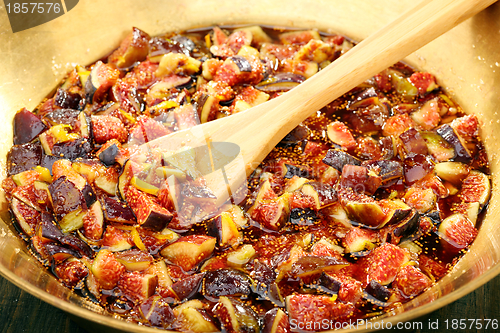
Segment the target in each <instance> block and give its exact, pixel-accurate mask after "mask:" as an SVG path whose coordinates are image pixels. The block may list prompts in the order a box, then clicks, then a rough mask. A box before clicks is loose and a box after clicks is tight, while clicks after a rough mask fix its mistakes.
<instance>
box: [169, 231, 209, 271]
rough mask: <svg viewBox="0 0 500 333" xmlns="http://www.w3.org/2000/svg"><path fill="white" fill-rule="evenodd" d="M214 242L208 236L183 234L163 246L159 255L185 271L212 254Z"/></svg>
mask: <svg viewBox="0 0 500 333" xmlns="http://www.w3.org/2000/svg"><path fill="white" fill-rule="evenodd" d="M215 243H216V239H215V238H214V237H210V236H204V235H190V236H184V237H181V238H179V239H178V240H177V241H175V242H174V243H172V244H170V245H168V246H167V247H165V248H164V249H163V250H162V251H161V255H162V256H163V257H165V258H167V259H168V260H169V261H171V262H172V263H173V264H175V265H178V266H180V267H181V268H182V269H183V270H184V271H186V272H187V271H190V270H191V269H193V268H194V267H195V266H196V265H198V264H199V263H201V262H202V261H203V260H205V259H207V258H208V257H210V256H211V255H212V252H213V251H214V248H215Z"/></svg>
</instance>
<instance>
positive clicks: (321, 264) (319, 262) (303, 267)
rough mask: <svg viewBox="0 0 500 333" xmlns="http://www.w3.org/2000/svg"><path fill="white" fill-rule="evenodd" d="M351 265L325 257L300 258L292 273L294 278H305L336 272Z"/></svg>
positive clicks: (293, 266)
mask: <svg viewBox="0 0 500 333" xmlns="http://www.w3.org/2000/svg"><path fill="white" fill-rule="evenodd" d="M348 265H349V264H348V263H347V262H346V261H344V260H340V259H338V258H334V257H324V256H305V257H301V258H298V259H297V260H296V261H295V262H294V263H293V264H292V269H291V270H290V273H291V275H292V276H293V277H298V278H304V277H307V276H311V275H316V274H319V273H321V272H336V271H339V270H340V269H342V268H344V267H346V266H348Z"/></svg>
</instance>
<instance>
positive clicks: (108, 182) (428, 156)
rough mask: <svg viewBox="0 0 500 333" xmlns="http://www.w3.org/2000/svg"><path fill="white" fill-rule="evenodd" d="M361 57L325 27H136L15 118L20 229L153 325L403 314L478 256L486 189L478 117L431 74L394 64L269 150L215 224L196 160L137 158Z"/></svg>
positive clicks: (277, 328)
mask: <svg viewBox="0 0 500 333" xmlns="http://www.w3.org/2000/svg"><path fill="white" fill-rule="evenodd" d="M352 46H353V44H352V42H350V41H349V40H348V39H346V38H344V37H343V36H339V35H334V34H319V33H318V32H317V31H315V30H301V31H296V30H280V29H271V28H265V27H264V28H263V27H259V26H249V27H241V28H231V29H221V28H219V27H214V28H209V29H204V30H197V31H188V32H185V33H183V34H169V35H165V36H161V37H150V36H149V35H148V34H147V33H145V32H143V31H141V30H139V29H137V28H134V29H133V31H132V32H131V33H130V34H129V35H128V36H127V37H126V38H125V39H124V40H123V42H122V43H121V45H120V46H119V48H118V49H116V50H115V51H114V52H113V53H111V54H110V55H109V56H108V57H106V58H105V59H101V60H100V61H97V62H96V63H94V64H92V65H90V66H87V67H83V66H76V68H75V69H74V70H73V71H71V72H70V73H69V75H68V76H67V78H66V80H65V81H64V82H63V83H62V84H61V85H60V86H59V87H58V89H57V91H56V92H55V94H54V95H53V96H50V97H49V98H47V99H45V100H44V101H43V102H42V103H41V104H40V105H39V106H38V107H37V108H36V109H35V110H34V111H29V110H27V109H22V110H20V111H19V112H18V113H17V114H16V115H15V118H14V146H13V147H12V149H11V150H10V152H9V154H8V163H7V172H8V177H7V178H6V179H5V180H4V181H3V189H4V191H5V193H6V195H7V198H8V200H9V204H10V211H11V213H12V216H13V224H14V226H15V227H16V228H17V230H18V231H19V233H20V235H21V237H23V238H24V239H25V240H26V241H27V242H28V243H29V248H30V250H31V251H32V253H33V254H34V255H35V256H36V257H37V258H38V259H39V260H40V261H41V262H42V263H43V264H44V265H46V266H47V267H50V269H51V270H52V271H53V273H54V274H55V275H56V276H57V277H58V278H59V280H60V281H61V283H63V284H64V285H66V286H68V287H69V288H73V289H74V290H75V292H78V293H80V294H82V295H83V296H85V297H88V298H89V299H91V300H92V301H94V302H96V303H98V304H101V305H102V306H103V307H104V308H106V309H107V310H108V311H109V312H110V313H112V314H114V315H116V316H118V317H121V318H123V319H125V320H129V321H133V322H137V323H139V324H141V325H146V326H153V327H157V328H164V329H174V330H179V331H190V332H217V331H220V330H225V331H227V332H247V333H248V332H259V331H264V332H273V333H277V332H288V331H290V330H292V331H295V330H299V329H301V330H306V331H307V330H309V331H312V330H318V329H325V328H335V327H341V326H340V325H336V324H338V323H343V322H346V321H353V320H354V321H356V320H358V319H369V318H373V317H374V316H376V315H378V314H382V313H384V312H387V311H391V310H393V309H394V308H397V307H398V306H400V305H401V304H402V303H404V302H406V301H408V300H410V299H412V298H414V297H416V296H418V295H419V294H421V293H422V292H423V291H425V290H426V289H427V288H429V287H430V286H432V285H433V283H435V281H436V280H438V279H440V278H441V277H442V276H443V275H445V274H446V273H447V271H448V270H449V269H450V268H451V267H452V266H453V264H454V263H456V261H457V260H458V259H459V258H460V256H461V254H463V252H464V251H466V250H467V248H468V246H469V245H470V244H471V243H472V241H473V240H474V238H475V237H476V235H477V228H478V225H479V224H480V220H481V218H480V217H481V216H482V211H483V210H484V209H485V206H486V205H487V204H488V199H489V195H490V181H489V176H488V162H487V156H486V154H485V151H484V148H483V145H482V143H481V141H480V138H479V133H478V131H479V125H478V119H477V118H476V116H474V115H465V114H464V113H463V112H462V110H461V109H460V107H459V106H458V105H456V104H455V103H454V102H453V101H452V100H450V98H449V97H448V96H447V95H446V94H445V93H444V92H443V91H442V90H441V88H440V87H439V85H438V83H437V82H436V80H435V78H434V76H433V75H432V74H430V73H422V72H416V71H414V70H412V69H411V68H409V67H407V66H405V65H402V64H397V65H395V66H393V67H391V68H389V69H387V70H384V71H383V72H381V73H379V74H377V75H375V76H374V77H373V78H371V79H370V80H368V81H366V82H364V83H363V84H361V85H360V86H358V87H357V88H355V89H353V90H352V91H350V92H349V93H347V94H346V95H344V96H342V97H341V98H339V99H337V100H335V101H333V102H332V103H331V104H329V105H328V106H327V107H325V108H323V109H322V110H321V111H318V112H317V113H316V114H314V115H312V116H311V117H310V118H308V119H307V120H306V121H304V122H303V123H302V124H301V125H300V126H298V127H297V128H295V129H294V130H293V131H292V132H291V133H289V134H288V135H287V136H286V137H285V138H284V139H283V140H282V141H281V142H280V144H279V145H278V146H277V147H276V148H275V149H274V150H273V151H272V152H271V153H270V154H269V156H268V157H267V158H266V159H265V161H264V162H263V163H262V164H261V165H260V166H259V167H258V168H257V169H256V171H255V172H254V173H253V175H252V176H251V177H250V178H249V180H248V183H249V189H250V190H249V194H248V195H247V197H246V198H245V200H244V201H243V202H241V203H239V205H236V204H234V203H233V204H231V203H227V204H226V205H225V206H224V207H223V209H222V211H220V212H219V213H218V214H217V215H216V216H214V217H211V218H208V219H203V218H202V219H201V221H200V216H201V217H202V216H203V214H202V212H203V211H204V209H205V208H206V207H209V206H210V205H212V204H213V200H214V199H213V198H214V196H213V194H212V193H211V192H210V190H209V189H208V188H206V187H205V183H204V179H203V177H200V174H199V173H198V171H197V169H196V168H193V164H194V162H195V160H196V158H197V157H196V156H194V155H193V153H191V152H188V151H184V152H181V153H179V154H177V155H172V154H168V152H165V153H158V152H154V153H153V152H151V153H149V154H144V155H141V158H131V157H134V156H135V157H137V156H136V155H137V152H138V151H139V147H140V145H142V144H144V143H146V142H149V141H151V140H154V139H156V138H158V137H161V136H164V135H166V134H169V133H171V132H174V131H178V130H182V129H188V128H191V127H193V126H195V125H197V124H199V123H204V122H207V121H212V120H215V119H218V118H221V117H226V116H230V115H231V114H233V113H237V112H242V111H245V110H246V109H249V108H251V107H252V106H255V105H258V104H260V103H264V102H266V101H267V100H269V99H272V98H274V97H276V96H279V95H281V94H283V93H284V92H286V91H288V90H290V89H292V88H293V87H295V86H297V85H298V84H300V83H301V82H303V81H305V80H307V79H308V78H309V77H311V76H312V75H314V74H315V73H316V72H318V71H321V69H322V68H324V67H325V66H327V65H328V64H329V63H331V62H332V61H334V60H335V59H336V58H338V57H340V56H341V55H342V54H343V53H345V52H347V51H348V50H349V49H350V48H352ZM257 135H258V134H257ZM179 193H181V194H182V195H178V194H179ZM179 198H181V199H179ZM325 320H326V321H327V322H328V323H329V326H328V327H325V326H321V327H318V326H317V324H316V325H315V324H314V323H325Z"/></svg>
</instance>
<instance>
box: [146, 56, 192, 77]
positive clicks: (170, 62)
mask: <svg viewBox="0 0 500 333" xmlns="http://www.w3.org/2000/svg"><path fill="white" fill-rule="evenodd" d="M200 68H201V62H200V61H199V60H196V59H194V58H192V57H190V56H187V55H185V54H183V53H166V54H164V55H163V56H162V58H161V60H160V65H159V66H158V69H157V70H156V72H155V75H156V77H163V76H168V75H172V74H179V75H191V74H194V73H197V72H198V71H199V70H200Z"/></svg>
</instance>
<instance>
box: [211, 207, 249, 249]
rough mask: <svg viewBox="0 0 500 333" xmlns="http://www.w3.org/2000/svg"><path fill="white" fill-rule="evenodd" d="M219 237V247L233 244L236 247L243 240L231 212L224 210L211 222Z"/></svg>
mask: <svg viewBox="0 0 500 333" xmlns="http://www.w3.org/2000/svg"><path fill="white" fill-rule="evenodd" d="M211 228H212V229H213V231H214V233H215V236H216V238H217V244H218V245H219V247H221V248H224V247H226V246H231V247H233V248H235V247H236V246H238V244H240V243H241V242H242V241H243V238H242V235H241V234H240V232H239V231H238V226H237V225H236V223H234V221H233V218H232V216H231V215H230V214H229V213H226V212H223V213H222V214H220V215H219V216H217V217H216V218H215V219H214V220H213V221H212V222H211Z"/></svg>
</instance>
